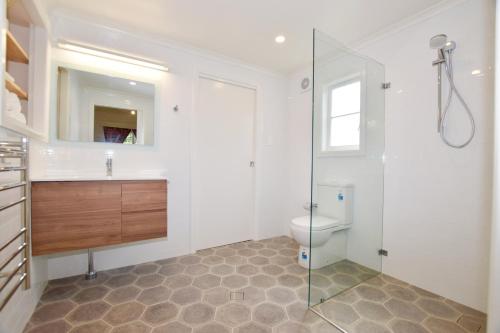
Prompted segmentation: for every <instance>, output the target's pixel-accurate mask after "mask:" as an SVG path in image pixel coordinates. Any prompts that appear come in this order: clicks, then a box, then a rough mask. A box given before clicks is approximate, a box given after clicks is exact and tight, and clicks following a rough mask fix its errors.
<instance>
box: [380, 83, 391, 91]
mask: <svg viewBox="0 0 500 333" xmlns="http://www.w3.org/2000/svg"><path fill="white" fill-rule="evenodd" d="M390 87H391V83H390V82H383V83H382V89H389V88H390Z"/></svg>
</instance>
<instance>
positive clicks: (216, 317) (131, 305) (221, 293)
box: [24, 236, 485, 333]
mask: <svg viewBox="0 0 500 333" xmlns="http://www.w3.org/2000/svg"><path fill="white" fill-rule="evenodd" d="M298 247H299V245H298V244H297V243H296V242H295V241H294V240H293V239H291V238H289V237H284V236H283V237H276V238H271V239H266V240H262V241H248V242H242V243H236V244H231V245H227V246H222V247H217V248H211V249H206V250H202V251H198V252H196V253H195V254H193V255H187V256H182V257H176V258H170V259H165V260H159V261H156V262H149V263H144V264H140V265H136V266H129V267H122V268H117V269H112V270H108V271H102V272H99V274H98V278H97V279H95V280H91V281H86V280H85V279H84V277H83V276H74V277H69V278H64V279H58V280H52V281H50V282H49V283H48V285H47V288H46V290H45V291H44V294H43V296H42V298H41V300H40V303H39V304H38V306H37V309H36V310H35V312H34V313H33V315H32V317H31V319H30V321H29V323H28V324H27V325H26V328H25V330H24V332H28V333H47V332H50V333H66V332H72V333H101V332H103V333H105V332H111V333H116V332H121V333H125V332H130V333H136V332H137V333H142V332H146V333H148V332H152V333H161V332H167V333H190V332H191V333H211V332H213V333H227V332H232V333H339V332H340V331H339V330H338V329H336V328H335V327H334V326H332V325H331V324H329V323H327V322H326V321H325V320H323V319H322V318H321V317H320V316H318V315H316V314H315V313H313V311H310V310H308V308H307V299H308V280H309V279H308V270H307V269H304V268H303V267H301V266H299V265H298V264H297V260H296V256H297V252H298ZM374 273H375V272H373V271H371V270H369V269H367V268H365V267H363V266H360V265H357V264H355V263H352V262H349V261H342V262H340V263H337V264H334V265H332V266H331V267H330V266H329V267H326V268H323V269H321V270H317V271H314V272H313V274H312V284H313V286H312V289H311V290H312V295H313V297H317V299H318V301H319V300H320V299H321V298H323V299H324V302H323V303H322V304H320V305H318V306H315V307H314V309H315V310H316V311H318V312H319V313H320V314H321V315H323V316H325V317H327V318H328V319H330V320H332V319H335V320H338V321H339V322H340V321H341V322H342V325H341V327H344V328H345V329H347V331H348V332H355V333H362V332H372V333H374V332H395V333H399V332H404V333H411V332H431V333H432V332H462V331H463V332H485V329H484V320H485V315H484V314H481V313H478V312H477V311H474V310H471V309H468V308H466V307H463V306H461V305H458V304H455V303H452V302H451V301H449V300H445V299H444V298H442V297H439V296H436V295H433V294H430V293H428V292H426V291H423V290H421V289H418V288H416V287H412V286H410V285H408V284H406V283H404V282H401V281H398V280H395V279H392V278H390V277H387V276H377V277H374V278H372V279H370V280H367V281H366V282H364V283H361V284H359V283H360V281H362V280H365V279H366V278H368V277H371V276H373V274H374ZM370 274H371V276H370ZM358 284H359V285H358ZM354 285H358V286H356V287H355V288H352V289H349V290H347V291H346V292H343V293H340V294H338V295H337V296H335V297H333V298H331V299H328V295H332V294H333V293H334V292H335V291H338V290H339V289H336V288H342V289H344V288H346V287H352V286H354ZM453 325H455V326H453ZM456 327H459V329H458V330H454V329H455V328H456ZM447 330H448V331H447ZM461 330H462V331H461Z"/></svg>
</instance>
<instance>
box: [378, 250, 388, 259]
mask: <svg viewBox="0 0 500 333" xmlns="http://www.w3.org/2000/svg"><path fill="white" fill-rule="evenodd" d="M378 255H379V256H384V257H387V256H388V255H389V252H388V251H387V250H384V249H380V250H378Z"/></svg>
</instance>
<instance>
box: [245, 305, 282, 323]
mask: <svg viewBox="0 0 500 333" xmlns="http://www.w3.org/2000/svg"><path fill="white" fill-rule="evenodd" d="M252 318H253V319H254V320H255V321H257V322H259V323H261V324H263V325H267V326H271V327H272V326H276V325H277V324H279V323H280V322H282V321H283V320H284V319H285V318H286V315H285V311H284V310H283V308H282V307H280V306H277V305H275V304H272V303H262V304H259V305H257V306H256V307H255V309H254V310H253V315H252Z"/></svg>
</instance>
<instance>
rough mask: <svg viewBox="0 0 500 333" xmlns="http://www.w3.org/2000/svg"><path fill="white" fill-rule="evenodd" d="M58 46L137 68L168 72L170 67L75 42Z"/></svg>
mask: <svg viewBox="0 0 500 333" xmlns="http://www.w3.org/2000/svg"><path fill="white" fill-rule="evenodd" d="M57 45H58V46H59V47H60V48H61V49H64V50H68V51H74V52H79V53H84V54H89V55H92V56H96V57H100V58H105V59H109V60H115V61H121V62H124V63H128V64H131V65H137V66H142V67H146V68H151V69H156V70H160V71H164V72H168V67H167V66H164V65H162V64H159V63H155V62H151V61H149V60H144V59H141V58H137V57H133V56H130V55H124V54H119V53H116V52H113V51H110V50H105V49H99V48H95V47H92V46H87V45H79V44H77V43H74V42H68V41H63V40H61V41H59V42H58V43H57ZM131 82H132V81H131ZM134 83H135V82H134ZM130 84H131V85H133V84H132V83H130Z"/></svg>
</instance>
